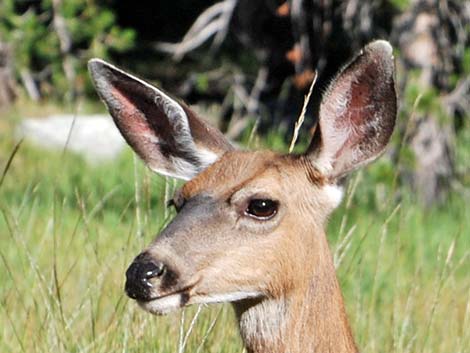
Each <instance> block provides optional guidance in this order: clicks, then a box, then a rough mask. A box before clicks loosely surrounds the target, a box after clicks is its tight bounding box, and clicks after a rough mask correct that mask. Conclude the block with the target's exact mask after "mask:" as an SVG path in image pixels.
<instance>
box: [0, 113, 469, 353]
mask: <svg viewBox="0 0 470 353" xmlns="http://www.w3.org/2000/svg"><path fill="white" fill-rule="evenodd" d="M17 118H18V116H17V114H7V115H4V116H3V117H2V116H1V115H0V177H1V173H2V172H3V171H4V169H5V167H6V166H7V164H8V163H7V162H8V159H9V157H10V156H11V155H12V152H13V151H14V150H15V144H16V142H15V141H14V138H13V129H14V125H15V121H16V119H17ZM278 142H279V138H278V137H275V138H274V137H272V138H270V139H269V140H268V141H266V144H268V145H270V144H279V143H278ZM287 142H288V141H286V145H287ZM467 153H468V151H467ZM467 155H468V154H467ZM383 168H387V164H386V162H384V161H382V162H378V164H377V165H376V166H375V167H372V168H369V169H368V170H366V171H364V172H359V173H357V174H356V175H354V176H353V177H352V179H351V181H350V183H349V184H348V185H349V186H347V194H346V198H345V200H344V202H343V204H342V206H341V207H340V208H339V209H338V210H337V211H336V212H335V213H334V215H333V216H332V218H331V222H330V226H329V231H328V234H329V237H330V241H331V247H332V250H333V252H334V255H335V261H336V264H337V265H338V276H339V279H340V282H341V285H342V288H343V292H344V296H345V301H346V304H347V309H348V313H349V317H350V321H351V324H352V326H353V330H354V333H355V336H356V338H357V341H358V345H359V347H361V351H362V352H366V353H367V352H370V353H372V352H374V353H375V352H396V353H404V352H423V353H424V352H436V353H438V352H439V353H441V352H443V353H447V352H448V353H464V352H470V276H469V273H470V261H469V257H470V236H469V234H470V233H469V229H470V213H469V207H468V206H467V204H468V202H469V199H468V196H465V194H463V193H462V194H456V195H453V196H452V197H451V199H450V200H449V202H448V203H447V204H446V206H445V207H441V208H435V209H428V210H423V209H422V208H421V207H419V206H417V205H416V204H415V203H414V202H413V197H408V195H409V194H410V193H409V192H407V191H406V190H405V189H403V190H402V192H401V197H400V199H399V200H398V199H396V198H395V196H394V195H396V192H394V190H390V188H389V187H388V183H389V180H387V179H386V178H385V179H383V180H382V179H381V177H380V170H382V169H383ZM174 188H175V183H174V182H173V181H171V180H166V179H164V178H161V177H158V176H155V175H152V174H151V173H150V172H148V171H147V170H146V169H145V168H144V167H143V166H142V163H141V162H140V161H138V160H136V159H135V158H134V157H133V155H132V153H131V152H130V151H129V150H127V151H126V152H125V153H123V155H122V156H121V157H120V158H119V159H118V160H117V161H115V162H112V163H107V164H100V165H96V166H89V165H87V164H86V163H84V162H83V160H81V159H80V158H79V157H77V156H75V155H73V154H71V153H68V152H66V153H62V152H50V151H44V150H41V149H38V148H37V147H34V146H31V145H28V144H27V143H22V144H21V146H20V147H19V149H18V151H17V153H16V154H15V155H14V157H13V159H12V161H11V164H10V165H9V169H8V170H7V171H6V173H5V177H4V180H3V184H2V185H0V283H1V286H0V305H1V308H0V333H1V336H0V352H136V353H137V352H227V353H228V352H242V351H243V348H242V343H241V340H240V338H239V337H238V332H237V327H236V323H235V319H234V315H233V313H232V310H231V308H230V306H229V305H219V306H211V307H204V308H201V310H200V309H199V308H197V307H193V308H189V309H186V310H184V311H181V312H180V313H175V314H171V315H169V316H166V317H154V316H151V315H149V314H147V313H145V312H143V311H142V310H140V309H139V308H137V307H136V305H135V304H134V302H132V301H130V300H128V299H127V297H126V296H125V295H124V292H123V284H124V273H125V270H126V268H127V266H128V264H129V263H130V262H131V261H132V259H133V257H134V256H135V255H137V254H138V253H139V252H140V250H141V249H142V248H143V247H144V246H145V245H146V244H147V243H148V242H150V241H151V239H152V238H153V237H154V235H155V234H157V233H158V231H159V230H160V229H161V228H162V227H164V225H165V224H166V223H167V222H168V221H169V220H170V219H171V217H172V216H173V214H172V211H171V210H168V209H166V208H165V207H164V205H165V197H168V195H171V193H172V191H173V190H174ZM165 195H166V196H165Z"/></svg>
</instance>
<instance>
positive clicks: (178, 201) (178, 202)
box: [167, 192, 186, 212]
mask: <svg viewBox="0 0 470 353" xmlns="http://www.w3.org/2000/svg"><path fill="white" fill-rule="evenodd" d="M185 203H186V200H185V199H184V197H183V195H181V193H180V192H176V194H175V196H174V197H173V199H172V200H170V201H168V203H167V207H171V206H173V207H174V208H175V210H176V212H179V211H180V210H181V209H182V208H183V206H184V204H185Z"/></svg>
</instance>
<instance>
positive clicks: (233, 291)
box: [89, 41, 397, 352]
mask: <svg viewBox="0 0 470 353" xmlns="http://www.w3.org/2000/svg"><path fill="white" fill-rule="evenodd" d="M89 70H90V72H91V75H92V78H93V82H94V84H95V86H96V89H97V91H98V93H99V95H100V97H101V99H102V100H103V101H104V103H105V104H106V106H107V107H108V110H109V111H110V113H111V115H112V117H113V119H114V121H115V123H116V125H117V127H118V128H119V130H120V131H121V133H122V135H123V136H124V138H125V139H126V140H127V142H128V143H129V145H130V146H131V147H132V148H133V149H134V151H135V152H136V153H137V154H138V155H139V156H140V157H141V158H142V159H143V160H144V162H145V163H146V164H147V165H148V166H149V167H150V168H151V169H152V170H154V171H155V172H157V173H160V174H163V175H170V176H173V177H175V178H180V179H184V180H187V182H186V183H185V184H184V186H183V187H182V188H181V189H179V190H178V191H177V192H176V194H175V196H174V199H173V204H174V206H175V207H176V209H177V212H178V213H177V215H176V217H175V218H174V219H173V221H172V222H171V223H170V224H169V225H168V226H167V227H166V228H165V229H164V230H163V231H162V232H161V233H160V234H159V235H158V236H157V237H156V238H155V240H154V241H153V242H152V243H151V244H150V245H149V246H148V247H147V248H146V249H144V250H143V251H142V253H141V254H140V255H138V256H137V257H136V258H135V259H134V261H133V262H132V264H131V265H130V267H129V269H128V270H127V273H126V277H127V281H126V292H127V294H128V296H129V297H131V298H132V299H135V300H136V301H137V302H138V303H139V305H140V306H141V307H142V308H144V309H145V310H147V311H149V312H151V313H154V314H164V313H167V312H170V311H172V310H175V309H178V308H181V307H184V306H186V305H190V304H195V303H216V302H231V303H234V305H235V309H236V312H237V315H238V318H239V320H240V326H241V331H242V337H243V339H244V341H245V344H246V345H247V347H248V348H249V351H269V352H274V351H283V349H286V348H285V347H289V344H291V345H293V343H292V342H293V340H292V339H290V340H289V339H288V338H287V337H291V336H292V335H293V333H292V332H290V331H292V330H294V329H295V326H296V325H297V326H298V325H304V326H309V327H310V326H311V327H313V328H312V330H316V331H320V333H318V332H317V333H315V334H316V337H320V336H321V335H326V336H328V337H330V338H328V339H329V340H330V341H331V337H333V335H338V334H339V335H345V337H346V336H348V333H347V332H348V327H347V326H348V325H347V322H346V320H345V318H344V310H343V304H342V299H341V294H340V292H339V287H338V285H337V282H336V277H335V274H334V267H333V264H332V261H331V255H330V252H329V249H328V244H327V241H326V237H325V234H324V226H325V223H326V220H327V218H328V215H329V214H330V213H331V212H332V210H333V209H334V208H335V207H337V206H338V204H339V202H340V200H341V190H340V187H338V186H337V185H336V181H337V180H338V178H340V177H342V176H344V175H346V174H347V173H349V172H351V171H353V170H354V169H356V168H358V167H359V166H362V165H364V164H366V163H369V162H370V161H372V160H374V159H375V158H377V157H378V156H379V155H380V154H381V153H382V152H383V150H384V148H385V146H386V144H387V143H388V141H389V139H390V135H391V134H392V131H393V128H394V124H395V117H396V110H397V103H396V95H395V88H394V78H393V76H394V63H393V56H392V48H391V46H390V45H389V44H388V43H387V42H385V41H375V42H373V43H371V44H369V45H367V46H366V47H365V48H364V49H363V50H362V51H361V52H360V53H359V54H358V55H357V56H356V57H355V58H354V59H353V60H352V61H351V62H350V63H349V64H348V65H347V66H346V67H345V68H344V69H342V70H341V71H340V73H339V74H338V76H337V77H336V78H335V79H334V80H333V81H332V83H331V84H330V87H329V88H328V90H327V91H326V93H325V94H324V95H323V99H322V103H321V106H320V115H319V123H318V127H317V129H316V132H315V134H314V137H313V139H312V142H311V144H310V147H309V148H308V150H307V151H306V152H305V153H304V154H301V155H292V154H287V155H285V154H277V153H274V152H271V151H241V150H238V149H237V148H235V147H234V146H233V145H232V144H231V143H230V142H229V141H228V140H226V139H225V137H224V136H223V135H222V133H220V132H219V131H218V130H216V129H214V128H213V127H211V126H209V125H208V124H207V123H205V122H204V121H203V120H201V119H200V118H199V117H198V116H197V115H196V114H195V113H194V112H193V111H192V110H190V109H189V108H188V107H187V106H186V105H184V104H182V103H179V102H177V101H176V100H175V99H173V98H171V97H170V96H168V95H167V94H165V93H164V92H163V91H162V90H160V89H158V88H155V87H153V86H152V85H150V84H148V83H146V82H145V81H143V80H141V79H138V78H136V77H134V76H132V75H130V74H128V73H126V72H124V71H122V70H120V69H118V68H116V67H114V66H112V65H110V64H108V63H105V62H103V61H101V60H98V59H93V60H91V61H90V62H89ZM305 301H307V302H309V303H311V305H310V306H309V309H308V310H307V311H308V313H307V316H308V317H307V318H306V319H304V320H302V319H301V318H299V315H300V312H299V311H297V312H296V311H295V310H296V309H295V308H299V306H301V304H299V303H301V302H305ZM305 310H306V309H305V308H304V310H303V311H305ZM301 311H302V310H301ZM324 312H326V313H324ZM295 315H296V320H293V317H294V316H295ZM322 315H328V316H327V318H326V317H323V318H322V317H321V316H322ZM304 316H305V315H304ZM337 320H340V321H341V320H342V321H344V322H343V323H342V324H338V323H333V324H330V321H331V322H333V321H337ZM330 326H331V327H330ZM335 327H336V328H338V327H339V328H338V329H336V331H338V330H339V331H341V332H339V331H338V332H336V331H335ZM300 329H303V327H300ZM328 332H329V333H328ZM348 337H349V338H348ZM348 337H346V338H345V340H344V344H343V345H344V347H350V349H351V350H354V344H353V343H352V339H351V338H350V334H349V336H348ZM300 340H301V339H300V338H299V342H300ZM348 340H349V341H351V342H349V343H348ZM288 342H291V343H288ZM319 342H320V339H319V338H318V339H317V341H316V342H315V343H312V345H313V346H315V347H319V344H320V343H319ZM313 346H312V347H313ZM267 347H271V348H267ZM274 347H277V348H274ZM279 347H284V348H279ZM299 347H300V348H299V351H300V349H304V348H305V347H310V346H308V345H306V344H303V343H302V344H300V343H299ZM302 347H303V348H302ZM345 349H346V348H345ZM288 350H289V351H290V352H293V351H295V349H293V348H289V349H288ZM338 351H339V350H338Z"/></svg>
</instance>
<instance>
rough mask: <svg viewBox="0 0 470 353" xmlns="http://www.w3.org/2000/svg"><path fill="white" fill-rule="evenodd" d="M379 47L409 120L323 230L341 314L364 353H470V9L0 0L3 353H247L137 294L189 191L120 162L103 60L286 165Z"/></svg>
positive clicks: (461, 3)
mask: <svg viewBox="0 0 470 353" xmlns="http://www.w3.org/2000/svg"><path fill="white" fill-rule="evenodd" d="M379 38H380V39H386V40H389V41H390V42H391V43H392V45H393V47H394V50H395V57H396V65H397V74H396V85H397V93H398V96H399V116H398V122H397V127H396V131H395V133H394V136H393V138H392V142H391V146H390V148H389V149H388V150H387V152H386V154H385V156H384V157H382V158H381V159H380V160H379V161H377V162H376V163H374V164H373V165H371V166H370V167H368V168H367V169H366V170H364V171H360V172H358V173H355V174H354V175H353V176H352V177H351V178H350V179H349V180H346V181H345V188H346V190H347V193H346V200H345V202H344V203H343V205H342V206H341V209H340V210H338V211H336V213H335V214H334V215H333V217H332V220H331V224H330V227H329V234H330V240H331V245H332V250H333V253H334V256H335V263H336V265H337V268H338V275H339V278H340V281H341V285H342V287H343V289H344V293H345V299H346V303H347V306H348V313H349V314H350V317H351V322H352V326H353V328H354V332H355V335H356V337H357V340H358V344H359V347H362V351H363V352H373V351H377V350H379V351H384V352H419V351H420V352H449V353H450V352H461V353H463V352H470V350H469V348H468V347H470V277H469V276H468V273H470V262H469V257H470V231H469V226H470V219H469V218H470V217H469V215H470V208H469V207H468V203H469V201H470V120H469V118H470V2H469V1H465V0H373V1H359V0H343V1H336V0H288V1H284V0H224V1H208V0H192V1H190V0H173V1H171V2H167V1H151V0H141V1H129V0H119V1H118V0H0V244H1V246H0V283H2V284H1V287H0V304H1V307H2V308H1V310H0V327H1V329H0V334H1V336H0V351H2V352H20V351H28V352H29V351H37V352H51V351H54V352H55V351H58V352H61V351H63V352H108V351H116V350H117V349H119V350H121V351H123V352H148V351H155V352H174V351H178V352H184V351H186V352H241V351H242V346H241V341H240V339H239V338H238V334H237V330H236V327H235V324H234V319H233V317H232V316H233V314H232V313H231V311H230V307H228V306H217V307H214V308H212V309H205V310H204V311H203V313H202V314H201V313H200V311H199V310H198V309H197V308H192V309H189V310H185V311H183V313H181V314H177V315H173V316H171V317H166V318H154V317H150V316H149V315H147V314H145V313H143V312H142V311H139V310H138V309H137V308H135V306H134V305H133V303H131V302H128V300H127V298H126V297H125V296H124V294H123V291H122V287H123V280H124V275H123V274H124V272H125V269H126V267H127V265H128V264H129V263H130V262H131V260H132V259H133V257H134V256H135V255H136V254H137V253H139V252H140V250H141V249H142V247H143V246H144V245H145V244H147V243H148V242H149V241H150V240H151V239H152V237H153V236H154V235H155V234H156V233H158V230H159V229H161V227H163V226H164V225H165V224H166V223H167V222H168V221H169V219H171V217H172V216H173V211H172V210H169V209H166V207H165V201H166V200H167V199H168V198H169V197H170V196H171V194H172V192H173V190H174V189H175V187H177V186H178V184H177V183H176V182H174V181H172V180H170V179H165V178H162V177H157V176H154V175H151V173H150V172H149V171H147V170H146V169H145V168H144V167H143V166H142V163H141V162H140V161H138V160H137V159H136V158H135V157H134V156H133V155H132V153H131V152H130V151H129V149H128V148H126V147H125V144H124V142H123V140H122V138H121V137H120V135H119V133H118V132H117V129H116V128H115V127H114V125H113V123H112V121H111V119H110V118H109V116H107V114H106V112H105V109H104V106H103V105H102V104H101V103H100V102H99V101H98V98H97V95H96V93H95V91H94V89H93V87H92V85H91V82H90V79H89V76H88V73H87V71H86V64H87V61H88V60H89V59H90V58H93V57H99V58H102V59H105V60H108V61H110V62H112V63H114V64H116V65H118V66H120V67H122V68H124V69H125V70H127V71H130V72H132V73H134V74H136V75H138V76H140V77H143V78H146V79H147V80H149V81H150V82H152V83H154V84H155V85H157V86H158V87H162V88H163V89H164V90H166V91H167V92H169V93H170V94H172V95H173V96H175V97H179V98H180V99H182V100H184V101H186V102H187V103H189V104H192V105H194V106H195V109H196V110H197V111H198V112H199V113H200V114H201V115H202V116H204V117H205V118H206V119H209V120H210V121H211V122H212V123H213V124H214V125H216V126H218V127H219V128H220V129H222V131H224V133H226V134H227V135H228V136H229V137H230V138H231V139H233V140H234V141H236V142H237V143H240V144H242V145H244V146H247V147H252V148H272V149H275V150H278V151H282V152H287V150H288V146H289V144H290V142H291V139H292V135H293V130H294V125H295V122H296V121H297V119H298V117H299V115H300V112H301V110H302V105H303V103H304V97H305V95H306V94H307V92H308V91H309V88H310V86H311V85H312V82H314V81H315V83H314V86H313V93H312V97H311V99H310V102H309V105H308V110H307V114H306V119H305V123H304V124H303V126H302V128H301V130H300V137H299V140H298V142H297V144H296V147H295V151H297V152H300V151H302V150H303V149H304V148H305V147H306V146H307V145H308V143H309V140H310V137H311V131H312V129H313V128H314V126H315V123H316V118H317V116H318V108H319V104H320V100H321V94H322V92H324V91H325V90H326V88H327V86H328V83H329V82H330V81H331V80H332V79H333V78H334V76H335V74H336V73H337V72H338V70H339V69H340V68H341V67H342V66H343V65H344V64H345V63H347V62H348V60H350V59H351V57H352V56H353V55H355V53H357V52H358V51H359V50H360V49H361V48H362V47H363V46H364V45H365V44H366V43H368V42H369V41H371V40H373V39H379ZM193 321H194V322H196V325H193Z"/></svg>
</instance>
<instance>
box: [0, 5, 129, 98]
mask: <svg viewBox="0 0 470 353" xmlns="http://www.w3.org/2000/svg"><path fill="white" fill-rule="evenodd" d="M59 12H60V13H59V14H56V16H57V15H59V16H61V17H63V18H64V20H65V25H66V29H67V31H68V32H69V34H70V38H71V42H72V43H71V49H70V53H69V54H70V60H71V61H72V65H73V69H74V70H75V72H76V78H75V82H74V83H73V86H74V87H69V83H68V82H67V80H66V77H65V73H64V68H63V65H62V63H63V61H64V55H69V54H66V53H62V52H61V48H60V41H59V37H58V33H57V32H56V31H55V27H54V26H53V20H54V11H53V7H52V0H41V1H37V2H33V3H30V4H29V5H27V6H26V7H25V5H24V4H22V3H21V2H19V1H15V0H2V3H1V4H0V39H3V40H5V41H6V42H8V43H10V45H11V46H12V47H13V56H14V59H15V60H14V68H15V70H16V73H17V75H18V76H20V73H21V72H22V70H29V71H31V72H33V73H43V75H42V77H41V79H38V81H39V83H40V86H39V89H40V91H41V92H42V93H44V94H48V95H49V96H52V97H55V98H57V99H62V98H64V97H66V96H67V94H68V93H69V92H70V91H71V90H74V91H75V90H77V91H78V92H79V93H83V92H88V91H90V86H89V80H88V76H87V73H86V62H87V60H88V59H89V58H91V57H95V56H98V57H101V58H107V57H109V55H110V54H111V53H113V52H123V51H126V50H128V49H130V48H131V47H132V46H133V45H134V40H135V32H134V31H133V30H131V29H122V28H120V27H119V26H117V25H116V19H115V16H114V14H113V12H112V11H111V10H109V9H107V8H105V7H104V6H103V5H101V4H100V3H99V2H97V1H95V0H67V1H61V7H60V9H59Z"/></svg>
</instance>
